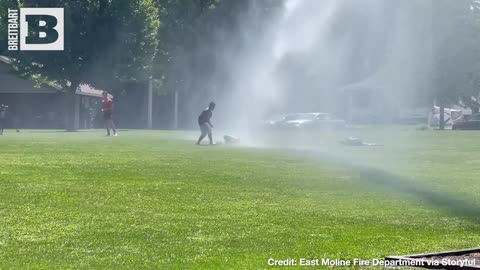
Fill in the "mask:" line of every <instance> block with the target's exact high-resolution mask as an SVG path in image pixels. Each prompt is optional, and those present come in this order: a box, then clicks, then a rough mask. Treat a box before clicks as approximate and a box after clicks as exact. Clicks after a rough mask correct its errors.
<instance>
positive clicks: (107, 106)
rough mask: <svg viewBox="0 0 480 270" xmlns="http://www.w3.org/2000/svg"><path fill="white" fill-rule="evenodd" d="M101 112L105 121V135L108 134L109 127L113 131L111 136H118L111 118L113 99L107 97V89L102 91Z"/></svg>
mask: <svg viewBox="0 0 480 270" xmlns="http://www.w3.org/2000/svg"><path fill="white" fill-rule="evenodd" d="M102 112H103V120H104V121H105V128H106V129H107V136H110V129H112V131H113V136H115V137H116V136H118V133H117V129H116V128H115V123H113V120H112V113H113V99H111V98H109V97H108V92H107V91H103V99H102Z"/></svg>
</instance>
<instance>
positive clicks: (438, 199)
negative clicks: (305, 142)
mask: <svg viewBox="0 0 480 270" xmlns="http://www.w3.org/2000/svg"><path fill="white" fill-rule="evenodd" d="M308 156H309V157H313V158H315V159H317V160H321V161H323V162H326V163H330V164H333V165H336V166H340V167H342V168H344V169H347V170H349V171H351V172H354V173H355V175H358V176H359V177H360V178H361V179H363V180H365V181H368V182H369V184H373V185H375V186H377V187H379V188H382V189H385V190H386V191H393V192H397V193H404V194H410V195H413V196H415V197H417V198H419V199H421V200H423V201H424V202H426V203H427V204H429V205H431V206H433V207H437V208H441V209H443V210H445V211H447V212H449V213H451V214H452V215H456V216H461V217H464V218H467V219H469V220H471V221H474V222H478V221H480V206H478V205H475V204H473V203H472V202H469V201H468V199H467V198H465V197H462V196H461V195H458V194H454V193H452V192H448V191H438V190H435V191H434V190H432V189H431V188H429V187H428V186H426V185H424V184H422V183H419V182H417V181H414V180H413V179H411V178H408V177H404V176H399V175H395V174H393V173H390V172H386V171H383V170H380V169H376V168H370V167H366V166H360V165H353V164H352V162H351V161H348V160H346V159H340V158H332V157H330V156H327V155H326V154H322V153H316V152H311V151H310V152H309V153H308Z"/></svg>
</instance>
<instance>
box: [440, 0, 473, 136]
mask: <svg viewBox="0 0 480 270" xmlns="http://www.w3.org/2000/svg"><path fill="white" fill-rule="evenodd" d="M432 12H433V29H432V30H433V41H432V43H433V44H434V46H433V48H434V56H435V57H434V66H433V87H434V93H435V99H436V100H437V103H438V105H439V106H440V110H441V112H440V129H444V124H445V123H444V119H443V118H444V117H443V115H444V114H443V111H444V108H445V106H448V105H451V104H455V103H458V101H459V98H460V97H462V96H463V97H464V99H466V98H465V97H468V98H471V97H472V96H478V91H479V88H478V82H479V79H480V69H479V67H480V65H479V63H480V50H479V47H478V42H479V41H480V24H479V22H480V21H479V19H480V17H479V15H480V12H479V9H478V2H477V1H475V0H457V1H449V0H435V1H432ZM466 100H468V99H466Z"/></svg>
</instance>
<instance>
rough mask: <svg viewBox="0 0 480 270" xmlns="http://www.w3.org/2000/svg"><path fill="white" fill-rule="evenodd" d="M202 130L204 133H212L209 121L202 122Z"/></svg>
mask: <svg viewBox="0 0 480 270" xmlns="http://www.w3.org/2000/svg"><path fill="white" fill-rule="evenodd" d="M200 130H201V131H202V133H203V134H206V133H212V127H210V125H209V124H207V123H203V124H201V125H200Z"/></svg>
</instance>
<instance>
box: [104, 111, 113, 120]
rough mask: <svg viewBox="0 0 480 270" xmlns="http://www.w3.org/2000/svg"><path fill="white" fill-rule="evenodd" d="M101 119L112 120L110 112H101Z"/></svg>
mask: <svg viewBox="0 0 480 270" xmlns="http://www.w3.org/2000/svg"><path fill="white" fill-rule="evenodd" d="M103 120H112V112H103Z"/></svg>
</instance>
